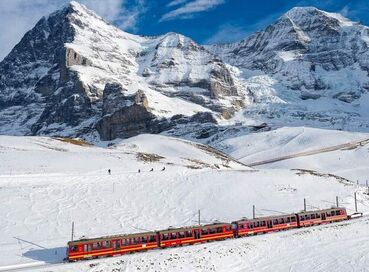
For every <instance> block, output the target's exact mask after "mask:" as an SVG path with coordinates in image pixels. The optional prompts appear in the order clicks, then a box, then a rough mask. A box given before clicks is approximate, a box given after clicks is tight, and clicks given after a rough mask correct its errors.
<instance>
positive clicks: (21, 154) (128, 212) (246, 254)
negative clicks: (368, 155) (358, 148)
mask: <svg viewBox="0 0 369 272" xmlns="http://www.w3.org/2000/svg"><path fill="white" fill-rule="evenodd" d="M268 133H272V132H266V133H258V134H251V135H250V136H249V137H252V142H253V143H254V144H255V146H252V147H249V148H250V150H247V148H246V146H247V145H246V144H245V143H246V142H248V141H247V140H246V141H244V138H241V139H237V140H236V139H230V140H227V141H226V143H224V144H223V147H224V146H228V147H229V150H228V151H230V152H229V153H230V154H232V155H235V154H236V153H235V152H237V150H238V149H239V150H240V152H241V151H242V152H241V153H242V154H246V155H247V154H252V153H253V152H255V151H257V149H258V148H259V149H260V148H261V147H262V146H263V145H266V144H267V143H268V142H272V143H270V146H271V147H272V146H273V147H274V149H271V152H270V154H273V153H274V152H279V151H278V147H280V150H282V151H283V150H284V151H285V152H287V151H288V145H289V143H290V147H291V149H294V148H292V147H293V146H295V147H299V146H301V148H304V147H305V148H307V147H309V148H310V147H311V148H319V147H321V146H323V144H318V145H317V144H316V143H320V142H323V141H329V143H327V145H332V144H336V143H337V144H339V143H342V142H345V141H351V140H357V139H361V138H362V137H364V138H365V137H366V135H365V134H355V133H343V132H337V131H324V130H311V129H307V128H293V129H291V128H282V129H280V130H277V131H276V133H275V135H276V136H275V137H270V136H269V135H268ZM283 135H284V136H283ZM292 135H295V141H296V142H294V141H293V140H292V138H293V136H292ZM299 135H300V136H299ZM245 137H247V136H245ZM273 138H276V139H275V140H274V141H273ZM283 138H284V139H288V138H289V139H290V140H283ZM304 138H306V139H305V140H304ZM250 139H251V138H250ZM299 139H300V140H299ZM315 139H316V142H314V141H315ZM77 143H78V142H77ZM286 146H287V147H286ZM232 148H233V149H232ZM283 148H284V149H283ZM139 152H140V153H141V154H142V153H146V154H156V155H159V156H162V157H164V158H162V159H160V160H159V161H156V162H148V161H142V160H139V159H137V154H138V153H139ZM342 152H343V151H342ZM347 152H349V151H347ZM352 152H354V151H352ZM281 153H282V152H281ZM327 154H330V153H327ZM332 154H333V153H332ZM265 157H266V156H265ZM265 157H264V158H265ZM332 158H333V155H332ZM265 159H267V158H265ZM354 159H355V160H356V161H355V162H356V163H358V162H359V160H361V159H363V158H362V157H359V156H358V157H354ZM0 161H1V162H2V163H1V164H0V170H1V173H2V174H1V175H0V201H1V205H0V219H1V220H0V233H1V238H2V239H1V242H0V256H1V258H0V271H4V270H5V271H8V270H15V271H18V270H22V271H24V270H27V271H28V270H30V271H286V270H288V271H326V270H327V269H329V270H331V271H353V270H355V271H365V269H366V267H367V265H368V259H367V256H368V254H369V251H368V250H369V235H368V234H367V231H366V229H367V224H368V223H369V221H368V219H367V218H366V217H364V218H362V219H357V220H352V221H347V222H342V223H338V224H332V225H326V226H319V227H313V228H306V229H298V230H292V231H287V232H279V233H273V234H269V235H262V236H254V237H248V238H242V239H232V240H227V241H222V242H214V243H209V244H202V245H197V246H189V247H183V248H175V249H166V250H155V251H152V252H146V253H139V254H134V255H126V256H121V257H114V258H107V259H99V260H94V261H86V262H78V263H71V264H61V263H59V262H60V261H61V260H62V259H63V258H64V257H65V246H66V243H67V241H68V240H70V235H71V223H72V222H75V237H76V238H79V237H81V236H86V237H96V236H101V235H109V234H119V233H134V232H140V231H144V230H160V229H165V228H167V227H169V226H173V227H175V226H189V225H193V224H196V220H197V210H199V209H200V210H201V214H202V223H203V224H204V223H209V222H214V221H215V220H219V221H224V222H230V221H232V220H237V219H240V218H242V217H251V214H252V205H255V206H256V211H257V215H258V216H262V215H271V214H280V213H281V212H287V213H288V212H297V211H299V210H301V209H302V207H303V205H302V204H303V198H306V199H307V203H308V208H309V209H313V208H327V207H331V206H332V205H334V201H335V196H338V197H339V201H340V203H342V205H344V206H345V207H347V209H348V212H349V213H352V212H353V207H354V205H353V193H354V192H357V193H358V199H359V209H360V210H361V211H363V212H369V208H368V207H369V206H368V204H369V198H368V196H367V195H365V194H364V191H365V190H364V188H362V187H360V186H358V185H356V184H355V183H351V182H349V181H345V180H342V179H340V178H339V177H334V176H329V177H328V176H320V175H312V174H309V173H302V172H301V171H298V170H290V168H291V167H287V166H286V165H285V166H283V167H280V168H277V167H274V168H273V167H272V168H270V167H264V168H261V167H259V169H255V170H252V169H250V168H248V167H245V166H242V165H240V164H237V163H235V162H228V165H226V162H225V161H224V160H222V159H220V158H219V156H218V155H217V154H215V153H212V152H210V151H207V150H206V149H204V148H203V147H199V146H197V145H196V144H195V143H192V142H189V141H183V140H179V139H175V138H170V137H165V136H160V135H159V136H158V135H141V136H137V137H134V138H131V139H128V140H116V141H115V142H110V143H108V142H102V143H100V146H88V145H78V144H73V143H69V142H65V141H61V140H58V139H53V138H47V137H15V136H0ZM307 161H308V162H309V160H307ZM355 162H353V164H354V163H355ZM215 164H216V165H217V166H218V167H215ZM353 164H352V165H353ZM324 165H325V164H323V166H322V167H324ZM163 166H165V167H166V170H165V171H161V169H162V167H163ZM193 166H198V167H197V168H199V169H193V168H194V167H193ZM199 166H200V167H199ZM292 166H293V165H292ZM151 168H154V171H153V172H149V170H150V169H151ZM107 169H111V170H112V174H111V175H108V173H107ZM138 169H141V173H138V172H137V170H138ZM342 248H345V250H342ZM327 252H329V254H327Z"/></svg>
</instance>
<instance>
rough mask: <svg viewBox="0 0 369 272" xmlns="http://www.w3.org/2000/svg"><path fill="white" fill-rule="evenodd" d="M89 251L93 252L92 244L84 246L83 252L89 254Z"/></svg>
mask: <svg viewBox="0 0 369 272" xmlns="http://www.w3.org/2000/svg"><path fill="white" fill-rule="evenodd" d="M89 251H91V244H85V245H83V252H89Z"/></svg>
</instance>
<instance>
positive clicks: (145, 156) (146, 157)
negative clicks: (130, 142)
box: [136, 152, 165, 162]
mask: <svg viewBox="0 0 369 272" xmlns="http://www.w3.org/2000/svg"><path fill="white" fill-rule="evenodd" d="M136 158H137V159H138V160H140V161H144V162H158V161H160V160H162V159H165V158H164V157H162V156H159V155H157V154H150V153H143V152H138V153H137V154H136Z"/></svg>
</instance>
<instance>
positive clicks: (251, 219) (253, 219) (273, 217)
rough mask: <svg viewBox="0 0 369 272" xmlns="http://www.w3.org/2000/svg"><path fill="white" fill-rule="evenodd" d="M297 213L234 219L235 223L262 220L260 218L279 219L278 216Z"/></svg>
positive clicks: (282, 216)
mask: <svg viewBox="0 0 369 272" xmlns="http://www.w3.org/2000/svg"><path fill="white" fill-rule="evenodd" d="M295 215H296V214H295V213H291V214H281V215H274V216H264V217H257V218H242V219H240V220H236V221H234V222H233V223H236V222H238V223H243V222H255V221H260V220H273V219H278V218H284V217H291V216H295Z"/></svg>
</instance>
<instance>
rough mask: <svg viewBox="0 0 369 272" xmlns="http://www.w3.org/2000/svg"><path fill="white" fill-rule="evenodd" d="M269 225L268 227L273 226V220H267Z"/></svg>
mask: <svg viewBox="0 0 369 272" xmlns="http://www.w3.org/2000/svg"><path fill="white" fill-rule="evenodd" d="M267 227H268V229H271V228H273V224H272V220H268V221H267Z"/></svg>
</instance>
